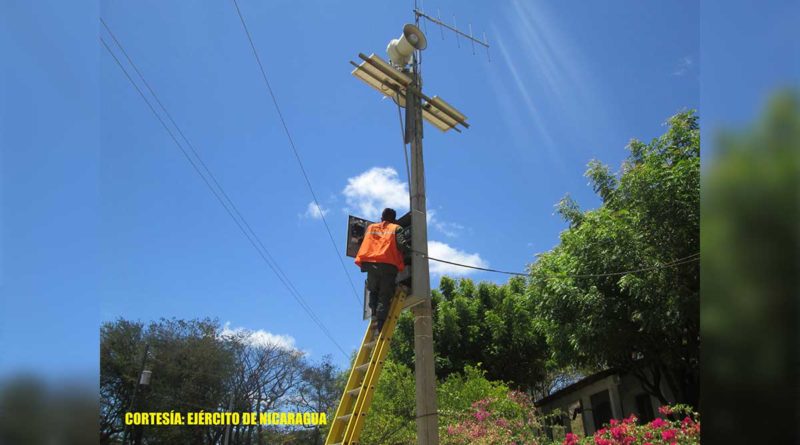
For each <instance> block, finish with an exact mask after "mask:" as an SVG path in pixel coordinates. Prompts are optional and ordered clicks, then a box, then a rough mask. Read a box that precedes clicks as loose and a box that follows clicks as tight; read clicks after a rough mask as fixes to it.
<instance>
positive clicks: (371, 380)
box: [342, 288, 406, 444]
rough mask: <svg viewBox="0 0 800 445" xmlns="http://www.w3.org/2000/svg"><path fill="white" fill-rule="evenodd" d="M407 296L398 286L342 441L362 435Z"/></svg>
mask: <svg viewBox="0 0 800 445" xmlns="http://www.w3.org/2000/svg"><path fill="white" fill-rule="evenodd" d="M405 297H406V293H405V292H404V291H403V290H402V289H401V288H398V290H397V292H396V293H395V296H394V298H393V299H392V306H391V308H390V310H389V317H388V318H387V320H386V325H385V326H384V328H383V332H381V333H380V335H379V336H378V340H377V343H376V345H375V351H374V352H373V355H372V360H371V361H370V366H369V369H368V370H367V374H366V375H365V377H364V382H363V384H362V386H361V391H360V392H359V394H358V397H357V398H356V405H355V408H354V410H353V416H352V417H351V418H350V420H349V421H348V422H347V429H346V430H345V434H344V437H343V441H342V443H343V444H355V443H358V439H359V438H360V436H361V430H362V429H363V428H364V422H365V420H366V416H367V413H368V411H369V407H370V405H371V403H372V397H373V395H374V394H375V390H376V389H377V385H378V381H379V379H380V375H381V371H382V370H383V364H384V363H385V362H386V356H387V355H388V354H389V349H390V347H391V340H392V336H393V334H394V329H395V327H396V325H397V320H398V319H399V318H400V312H402V310H403V299H404V298H405Z"/></svg>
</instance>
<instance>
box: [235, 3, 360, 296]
mask: <svg viewBox="0 0 800 445" xmlns="http://www.w3.org/2000/svg"><path fill="white" fill-rule="evenodd" d="M233 5H234V6H235V7H236V13H237V14H238V15H239V20H240V21H241V22H242V27H243V28H244V32H245V34H246V35H247V40H248V41H249V42H250V48H251V49H252V50H253V55H254V56H255V58H256V63H258V68H259V70H260V71H261V77H262V78H263V79H264V85H266V87H267V91H269V95H270V97H271V98H272V103H273V104H274V105H275V110H276V111H277V112H278V117H279V118H280V121H281V125H282V126H283V131H284V132H285V133H286V138H287V139H288V140H289V146H291V148H292V152H293V153H294V157H295V159H297V164H298V165H299V166H300V172H301V173H302V174H303V178H305V180H306V185H307V186H308V190H309V191H310V192H311V197H312V198H313V199H314V205H316V206H317V210H318V211H319V216H320V218H321V219H322V223H323V224H324V225H325V230H326V231H327V232H328V238H330V240H331V245H332V246H333V249H334V251H335V252H336V258H338V259H339V263H340V264H341V265H342V271H343V272H344V274H345V276H346V277H347V281H348V282H349V283H350V288H351V289H352V290H353V296H354V297H355V299H356V301H357V302H358V304H359V305H361V304H362V301H361V298H359V296H358V292H357V291H356V286H355V285H354V284H353V279H352V278H351V277H350V273H349V272H348V271H347V266H345V264H344V260H343V259H342V253H341V252H340V251H339V247H337V246H336V241H335V240H334V239H333V234H332V233H331V228H330V226H328V220H327V219H325V214H324V212H323V211H322V206H320V205H319V200H318V199H317V194H316V193H315V192H314V187H312V186H311V180H310V179H309V178H308V173H306V169H305V167H304V166H303V161H302V160H301V159H300V153H299V152H298V151H297V146H296V145H295V143H294V139H293V138H292V134H291V133H290V132H289V126H288V125H287V124H286V119H284V117H283V113H282V112H281V107H280V105H278V99H277V97H276V96H275V92H274V91H273V90H272V86H271V85H270V83H269V79H268V78H267V72H266V70H265V69H264V65H263V64H262V63H261V58H260V57H258V51H256V45H255V43H253V37H252V36H251V35H250V30H249V29H248V28H247V24H246V23H245V21H244V16H243V15H242V11H241V9H239V4H238V3H237V2H236V0H233Z"/></svg>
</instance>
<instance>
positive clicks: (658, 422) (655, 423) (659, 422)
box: [650, 417, 667, 429]
mask: <svg viewBox="0 0 800 445" xmlns="http://www.w3.org/2000/svg"><path fill="white" fill-rule="evenodd" d="M666 424H667V422H664V419H662V418H661V417H659V418H658V419H656V420H654V421H652V422H650V427H651V428H653V429H658V428H662V427H664V426H666Z"/></svg>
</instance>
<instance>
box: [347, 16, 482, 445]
mask: <svg viewBox="0 0 800 445" xmlns="http://www.w3.org/2000/svg"><path fill="white" fill-rule="evenodd" d="M415 6H416V5H415ZM414 15H415V19H416V20H415V25H411V24H407V25H405V26H403V34H402V35H401V36H400V38H399V39H394V40H392V41H390V42H389V46H388V47H387V48H386V52H387V54H388V55H389V59H390V61H391V63H387V62H385V61H384V60H382V59H381V58H380V57H378V56H376V55H375V54H372V55H371V56H369V57H367V56H365V55H364V54H360V53H359V55H358V57H359V58H361V59H362V60H363V63H361V64H356V63H355V62H350V63H351V64H352V65H353V66H355V67H356V68H355V69H354V70H353V72H352V74H353V75H354V76H355V77H357V78H359V79H360V80H362V81H364V82H365V83H366V84H367V85H369V86H370V87H372V88H374V89H375V90H376V91H378V92H380V93H381V94H382V95H384V96H387V97H391V98H392V99H393V100H394V101H395V103H397V105H398V107H405V109H406V126H405V134H404V135H403V139H404V141H403V142H404V143H405V144H411V166H410V169H411V172H410V175H411V178H410V182H411V184H409V187H410V192H411V248H412V251H413V252H412V256H411V295H410V296H409V298H407V300H406V301H405V305H406V306H405V307H410V308H411V313H412V314H413V315H414V375H415V378H416V393H417V418H416V421H417V444H418V445H439V422H438V420H439V416H438V412H437V403H436V373H435V366H434V365H435V364H434V356H433V320H432V312H433V310H432V307H431V279H430V270H429V266H428V221H427V217H426V214H427V206H426V202H425V165H424V162H423V156H422V121H423V119H424V120H426V121H428V122H429V123H430V124H432V125H433V126H434V127H436V128H438V129H439V130H441V131H448V130H455V131H457V132H460V130H459V129H458V128H456V127H457V126H459V125H460V126H462V127H463V128H469V124H467V122H466V121H467V117H466V116H464V115H463V114H462V113H461V112H460V111H458V110H457V109H455V108H454V107H452V106H451V105H450V104H448V103H447V102H445V101H444V100H443V99H441V98H439V97H437V96H433V97H428V96H426V95H425V94H424V93H423V92H422V75H421V74H420V57H421V51H422V50H424V49H425V48H426V47H427V45H428V43H427V38H426V37H425V34H424V33H423V32H422V31H421V30H420V29H419V19H420V17H423V18H425V19H427V20H429V21H433V22H434V23H436V24H438V25H440V26H444V27H447V28H448V29H450V30H451V31H453V32H456V33H457V34H459V35H462V36H465V37H467V38H469V39H470V40H473V41H474V42H475V43H478V44H480V45H484V46H486V47H487V48H488V43H485V42H481V41H479V40H477V39H474V38H473V37H472V35H471V34H470V35H467V34H464V33H462V32H461V31H459V30H458V29H457V28H454V27H450V26H448V25H445V24H443V23H442V22H440V21H438V20H435V19H432V18H431V17H429V16H427V15H426V14H425V13H423V12H422V11H419V10H417V9H416V7H415V9H414ZM404 149H405V147H404Z"/></svg>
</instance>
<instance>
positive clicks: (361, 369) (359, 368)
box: [356, 362, 369, 372]
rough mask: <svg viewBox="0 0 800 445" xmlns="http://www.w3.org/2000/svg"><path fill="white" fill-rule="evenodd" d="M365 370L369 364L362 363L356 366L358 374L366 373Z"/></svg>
mask: <svg viewBox="0 0 800 445" xmlns="http://www.w3.org/2000/svg"><path fill="white" fill-rule="evenodd" d="M367 368H369V362H367V363H364V364H363V365H358V366H356V371H358V372H367Z"/></svg>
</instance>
